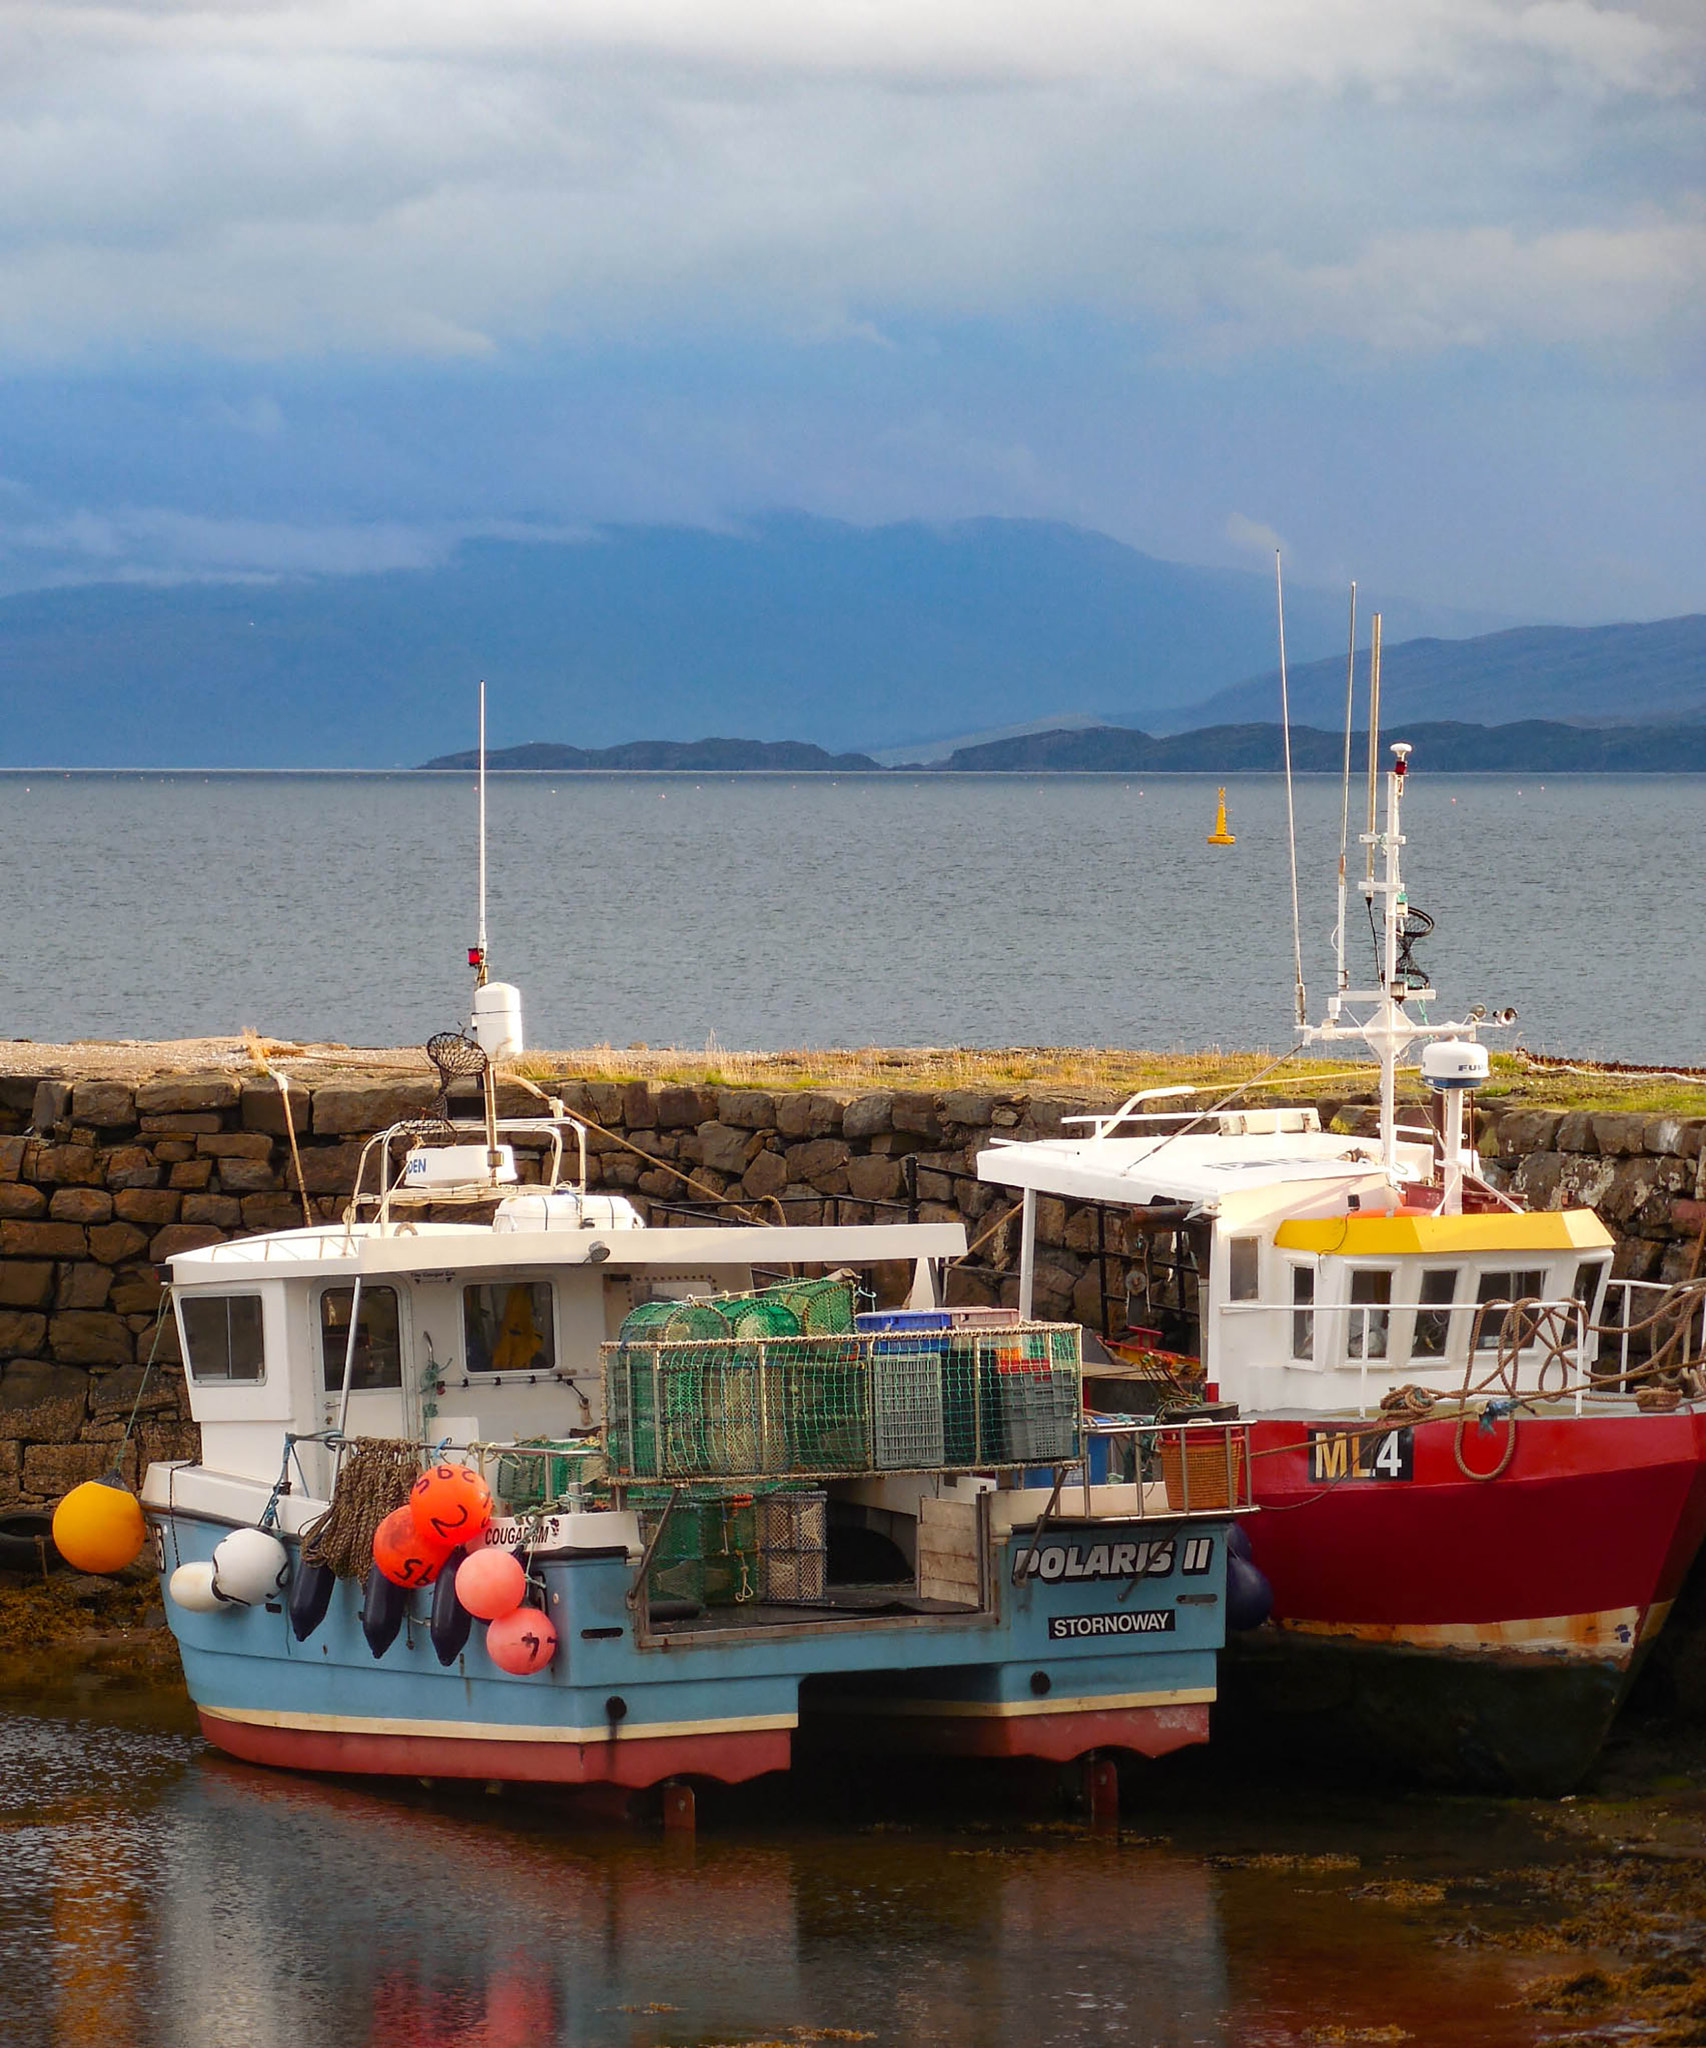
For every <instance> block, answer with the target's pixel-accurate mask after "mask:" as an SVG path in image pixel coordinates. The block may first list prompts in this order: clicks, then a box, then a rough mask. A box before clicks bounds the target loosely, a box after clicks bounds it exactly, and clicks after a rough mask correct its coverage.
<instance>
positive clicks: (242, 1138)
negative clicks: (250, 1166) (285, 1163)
mask: <svg viewBox="0 0 1706 2048" xmlns="http://www.w3.org/2000/svg"><path fill="white" fill-rule="evenodd" d="M195 1149H196V1151H197V1152H198V1153H199V1154H200V1156H201V1157H202V1158H203V1159H270V1158H271V1157H272V1140H271V1138H269V1137H266V1136H264V1135H263V1134H262V1133H261V1132H260V1131H210V1132H207V1133H206V1134H204V1135H203V1136H201V1137H199V1138H197V1139H196V1141H195Z"/></svg>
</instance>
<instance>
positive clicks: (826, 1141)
mask: <svg viewBox="0 0 1706 2048" xmlns="http://www.w3.org/2000/svg"><path fill="white" fill-rule="evenodd" d="M782 1156H783V1157H784V1158H785V1159H786V1160H787V1162H788V1178H789V1180H791V1181H806V1182H809V1183H810V1185H811V1186H813V1187H815V1188H819V1189H821V1190H822V1192H823V1193H825V1194H830V1193H837V1194H838V1193H840V1192H841V1189H842V1188H844V1187H846V1186H847V1185H848V1181H847V1177H846V1176H845V1175H843V1174H839V1169H840V1168H842V1167H844V1166H846V1165H847V1163H848V1162H849V1160H850V1159H851V1158H852V1156H853V1153H852V1148H851V1146H849V1145H847V1144H846V1143H844V1142H843V1140H841V1139H840V1138H808V1139H807V1140H806V1142H805V1143H804V1144H803V1145H790V1146H789V1147H788V1148H787V1150H786V1152H785V1153H784V1154H783V1155H782ZM831 1174H838V1175H839V1181H840V1185H839V1186H837V1187H836V1188H833V1189H832V1188H830V1187H829V1186H828V1185H827V1184H826V1177H827V1176H829V1175H831Z"/></svg>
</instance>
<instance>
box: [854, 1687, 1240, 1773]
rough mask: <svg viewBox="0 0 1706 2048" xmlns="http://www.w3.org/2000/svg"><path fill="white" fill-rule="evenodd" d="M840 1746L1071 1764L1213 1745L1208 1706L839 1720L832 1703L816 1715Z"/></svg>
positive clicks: (901, 1712) (864, 1716)
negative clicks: (1097, 1756) (1106, 1753)
mask: <svg viewBox="0 0 1706 2048" xmlns="http://www.w3.org/2000/svg"><path fill="white" fill-rule="evenodd" d="M813 1722H814V1727H821V1728H822V1729H823V1730H824V1731H825V1732H826V1734H827V1735H830V1736H831V1739H832V1740H833V1743H834V1746H835V1747H837V1748H844V1749H857V1750H863V1751H867V1752H869V1751H880V1752H893V1751H897V1750H898V1751H903V1752H905V1753H906V1754H907V1755H913V1756H953V1757H1004V1758H1015V1757H1041V1758H1042V1759H1044V1760H1045V1761H1046V1762H1048V1763H1057V1764H1068V1763H1072V1762H1073V1761H1074V1760H1075V1759H1076V1758H1078V1757H1081V1756H1088V1755H1090V1753H1091V1752H1092V1751H1097V1750H1107V1749H1129V1750H1134V1751H1135V1752H1136V1753H1137V1754H1138V1755H1139V1756H1167V1755H1169V1754H1170V1753H1171V1752H1172V1751H1173V1750H1175V1749H1185V1748H1187V1747H1189V1745H1190V1744H1192V1743H1195V1742H1206V1741H1207V1740H1208V1708H1207V1707H1206V1706H1181V1707H1114V1708H1107V1709H1103V1710H1100V1711H1094V1710H1092V1711H1086V1712H1084V1713H1077V1714H999V1715H994V1714H992V1715H981V1714H977V1715H972V1714H929V1713H907V1712H906V1711H904V1709H901V1708H896V1709H895V1710H894V1711H893V1712H885V1713H883V1714H881V1715H867V1714H857V1715H838V1714H837V1713H836V1711H835V1706H834V1703H833V1702H832V1701H826V1702H825V1703H824V1704H823V1706H822V1707H821V1708H820V1709H816V1710H814V1713H813Z"/></svg>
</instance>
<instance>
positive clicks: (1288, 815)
mask: <svg viewBox="0 0 1706 2048" xmlns="http://www.w3.org/2000/svg"><path fill="white" fill-rule="evenodd" d="M1274 601H1275V605H1276V607H1277V610H1278V614H1279V661H1280V725H1281V728H1282V729H1283V731H1284V734H1285V829H1286V839H1287V842H1288V844H1289V845H1290V848H1291V960H1292V970H1293V972H1294V974H1295V976H1296V984H1295V988H1296V1001H1297V1022H1298V1023H1299V1024H1306V1023H1307V1022H1308V1021H1309V998H1308V996H1307V995H1306V994H1305V993H1304V988H1303V925H1302V922H1301V920H1300V918H1299V915H1298V909H1297V809H1296V806H1295V804H1294V803H1293V801H1292V793H1291V694H1290V690H1289V688H1288V686H1287V682H1286V672H1285V581H1284V578H1283V577H1282V575H1281V573H1280V551H1279V549H1278V548H1275V549H1274Z"/></svg>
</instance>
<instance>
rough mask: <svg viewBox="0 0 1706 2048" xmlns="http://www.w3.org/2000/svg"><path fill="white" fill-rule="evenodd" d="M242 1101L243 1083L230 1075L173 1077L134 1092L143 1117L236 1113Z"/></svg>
mask: <svg viewBox="0 0 1706 2048" xmlns="http://www.w3.org/2000/svg"><path fill="white" fill-rule="evenodd" d="M242 1099H243V1089H242V1083H241V1082H240V1081H239V1080H238V1079H237V1078H236V1077H235V1076H234V1075H230V1074H175V1075H171V1076H168V1077H167V1078H166V1079H165V1080H161V1081H145V1082H144V1083H143V1084H142V1086H141V1087H140V1088H138V1089H137V1091H136V1107H137V1109H138V1110H139V1111H140V1112H141V1113H142V1115H144V1116H172V1115H176V1114H177V1113H178V1112H180V1111H188V1112H190V1113H192V1114H193V1113H194V1112H196V1111H200V1110H210V1109H235V1108H236V1107H237V1106H238V1104H239V1103H240V1102H241V1101H242Z"/></svg>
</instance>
